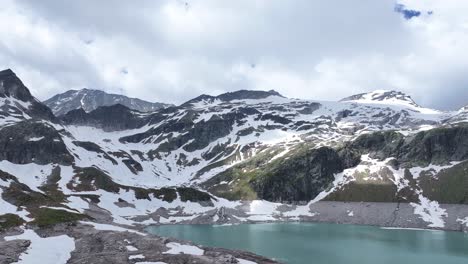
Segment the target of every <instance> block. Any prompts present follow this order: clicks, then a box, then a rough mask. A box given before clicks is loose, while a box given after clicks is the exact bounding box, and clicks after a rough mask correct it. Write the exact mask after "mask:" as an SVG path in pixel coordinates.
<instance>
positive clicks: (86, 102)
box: [44, 89, 170, 116]
mask: <svg viewBox="0 0 468 264" xmlns="http://www.w3.org/2000/svg"><path fill="white" fill-rule="evenodd" d="M44 103H45V104H46V105H47V106H48V107H50V108H51V109H52V111H53V112H54V114H56V115H57V116H60V115H65V114H66V113H68V112H69V111H72V110H76V109H84V110H85V111H86V112H91V111H93V110H96V109H98V108H99V107H101V106H111V105H115V104H121V105H124V106H126V107H128V108H130V109H133V110H136V111H140V112H152V111H156V110H158V109H161V108H165V107H169V106H170V105H169V104H164V103H151V102H148V101H144V100H141V99H137V98H129V97H126V96H123V95H118V94H108V93H106V92H104V91H101V90H92V89H82V90H79V91H76V90H69V91H67V92H65V93H62V94H57V95H55V96H53V97H52V98H50V99H48V100H46V101H44Z"/></svg>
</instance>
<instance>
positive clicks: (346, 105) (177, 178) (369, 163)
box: [0, 75, 468, 227]
mask: <svg viewBox="0 0 468 264" xmlns="http://www.w3.org/2000/svg"><path fill="white" fill-rule="evenodd" d="M0 77H1V75H0ZM0 81H1V78H0ZM2 87H3V86H2ZM88 96H91V95H89V94H88ZM5 98H6V97H5ZM67 98H69V97H67ZM76 98H83V97H76ZM84 98H87V97H84ZM18 100H19V99H18ZM80 100H81V99H80ZM80 100H78V101H80ZM89 100H90V102H94V99H93V98H90V99H89ZM65 101H66V100H65V99H63V100H62V101H61V100H55V103H54V107H55V108H56V111H65V110H63V108H61V107H62V104H64V105H67V103H66V102H65ZM60 102H62V103H60ZM0 103H1V105H0V109H1V108H2V107H5V106H6V105H11V102H3V101H2V102H0ZM15 105H16V104H15ZM19 105H20V106H21V104H19ZM92 106H97V105H96V104H94V105H92ZM75 108H76V107H74V108H73V109H75ZM21 109H27V105H26V106H22V108H21ZM88 110H89V112H85V111H80V110H76V111H72V112H70V113H69V114H67V115H64V116H62V117H61V120H58V121H54V120H49V119H46V118H43V119H37V118H36V119H33V118H32V117H31V115H23V116H22V118H16V117H15V118H14V119H13V118H12V116H13V115H10V114H8V112H5V114H4V115H5V118H9V120H10V121H9V123H8V126H5V127H3V128H0V146H3V149H2V151H0V152H1V153H0V160H1V162H0V191H2V192H3V194H2V197H4V201H3V202H5V203H8V204H11V207H6V206H5V207H2V208H4V211H0V215H2V214H6V213H9V214H11V213H13V214H16V215H17V216H18V217H20V218H21V219H22V220H23V221H32V220H31V219H32V218H34V217H36V215H37V214H39V213H40V212H41V210H43V208H42V207H40V206H46V207H47V208H49V209H50V208H52V210H54V209H53V208H55V209H56V208H63V209H61V210H71V211H73V212H76V213H79V214H87V213H89V214H91V213H90V212H92V215H93V217H95V216H96V215H102V214H106V213H107V214H110V218H111V219H112V221H114V222H116V223H120V224H126V225H132V224H136V223H140V224H151V223H170V222H173V221H175V222H180V221H189V220H190V221H192V220H194V219H196V218H197V217H200V219H202V218H203V217H205V216H206V214H210V215H211V216H212V217H213V219H212V220H213V221H215V222H216V221H221V222H222V221H226V219H227V218H229V216H227V215H226V214H225V213H224V212H225V210H226V208H228V209H235V208H243V207H242V206H243V202H241V201H238V199H248V200H255V199H267V200H270V201H273V202H278V201H290V202H291V201H292V202H307V201H308V200H313V201H317V200H320V199H325V198H328V199H331V198H330V197H332V198H333V199H335V200H345V201H346V200H348V199H350V198H349V197H356V195H355V193H354V192H356V190H355V188H357V187H356V186H355V184H362V183H366V182H368V181H375V182H376V184H375V185H372V186H389V188H390V189H385V192H386V193H389V195H387V196H385V197H383V198H382V201H397V200H398V199H400V198H401V197H403V196H404V197H406V198H405V199H407V200H406V201H407V202H412V203H414V205H415V212H419V213H421V214H423V213H424V212H426V211H425V209H427V210H430V212H434V213H435V214H437V215H438V216H439V217H442V216H440V215H441V211H440V210H437V208H436V207H437V205H436V204H435V203H434V202H436V201H432V200H430V199H435V198H433V197H437V194H432V195H429V194H426V192H427V191H426V190H423V189H424V188H426V187H427V186H429V185H430V184H437V183H434V182H433V181H431V180H430V179H431V177H438V176H437V175H439V173H442V171H444V170H447V169H452V168H455V167H456V166H461V165H458V164H463V163H460V162H463V161H464V160H465V159H468V147H465V145H464V144H465V141H464V138H465V137H464V135H465V132H466V129H465V128H464V127H462V126H460V125H458V124H460V121H461V120H463V117H461V116H460V113H461V112H442V111H437V110H432V109H427V108H424V107H421V106H419V105H417V104H416V103H415V102H414V101H413V100H411V98H410V97H408V96H406V95H404V94H402V93H400V92H393V91H390V92H383V91H376V92H374V93H370V94H361V95H356V96H352V97H349V98H346V99H344V100H342V101H339V102H330V101H312V100H301V99H290V98H286V97H284V96H282V95H280V94H278V93H277V92H275V91H266V92H263V91H245V90H241V91H238V92H233V93H227V94H222V95H218V96H207V95H203V96H200V97H197V98H195V99H193V100H190V101H188V102H186V103H184V104H182V105H181V106H174V107H168V108H164V109H160V110H158V111H154V112H151V113H142V112H138V111H134V110H131V109H129V108H127V107H124V106H122V105H114V106H107V107H98V108H97V109H95V110H92V109H88ZM455 117H456V118H457V119H456V122H455V121H454V120H455V119H454V118H455ZM465 120H466V119H465ZM455 124H457V125H455ZM433 128H439V130H431V129H433ZM444 129H447V130H444ZM427 131H436V132H434V133H432V132H431V133H429V132H427ZM437 133H439V134H437ZM452 139H453V140H452ZM454 140H455V141H456V143H457V144H458V145H457V144H454ZM9 142H15V144H14V145H13V146H12V144H10V143H9ZM426 145H427V146H428V147H427V148H420V147H424V146H426ZM433 163H434V164H433ZM434 166H439V167H434ZM444 166H446V167H444ZM447 166H448V167H447ZM407 169H408V170H410V172H414V173H413V174H412V176H411V177H410V176H404V175H406V174H405V173H406V172H405V170H407ZM457 169H459V168H457ZM31 172H33V175H34V177H31ZM363 172H365V173H367V174H368V175H367V176H366V175H364V174H363ZM421 172H426V173H428V172H431V173H432V174H431V175H432V176H430V177H429V176H427V177H429V178H427V179H426V176H424V175H423V176H420V175H419V174H420V173H421ZM418 173H419V174H418ZM423 174H424V173H423ZM363 175H364V176H363ZM402 175H403V176H402ZM295 177H300V178H299V179H297V180H296V178H295ZM441 177H442V176H441ZM421 179H425V180H426V181H422V180H421ZM440 179H443V178H440ZM420 180H421V182H419V181H420ZM414 181H415V182H414ZM382 183H383V185H382ZM21 184H25V186H27V188H26V187H25V186H24V185H21ZM345 186H346V188H344V187H345ZM361 186H362V185H359V188H372V186H371V187H369V186H366V187H361ZM359 188H358V189H359ZM272 190H274V192H275V193H277V194H281V195H275V194H273V195H272V193H271V192H272ZM359 190H361V189H359ZM402 190H405V191H407V192H408V193H405V195H403V194H402V193H400V191H402ZM427 190H430V189H427ZM207 191H208V192H211V194H210V193H207ZM57 192H58V193H60V194H61V195H60V196H57V195H56V194H57ZM360 193H373V192H360ZM376 193H380V192H379V191H378V192H376ZM20 194H21V195H26V194H27V197H29V196H31V197H32V198H31V199H38V198H37V197H43V196H44V195H45V196H46V197H49V198H50V199H51V200H47V201H46V202H44V203H42V204H41V205H39V207H38V205H37V204H36V203H33V204H26V205H25V204H23V203H19V202H18V199H16V198H15V197H18V195H20ZM213 194H215V195H216V196H223V197H225V198H229V199H231V201H228V200H226V199H224V198H220V197H215V196H213ZM334 195H335V196H334ZM36 196H37V197H36ZM342 197H345V198H342ZM360 197H364V198H363V199H364V200H365V199H376V197H377V196H372V197H369V196H360ZM49 198H48V199H49ZM378 198H379V199H380V196H379V197H378ZM394 198H395V200H394ZM41 199H42V198H41ZM26 200H28V201H29V200H30V199H29V198H28V199H26ZM441 201H442V199H441ZM256 205H259V206H257V207H256ZM278 207H279V205H278V204H271V203H269V202H262V201H260V202H256V203H251V204H250V209H249V211H246V212H245V214H244V215H237V216H236V217H233V218H231V220H232V219H237V220H236V221H247V220H252V221H254V220H274V219H278V218H287V219H289V218H297V217H298V216H300V215H301V213H304V214H309V213H310V212H308V211H307V210H306V209H304V210H303V209H301V208H297V210H296V211H292V212H289V213H279V212H278V211H277V210H276V208H278ZM41 208H42V209H41ZM161 208H163V209H161ZM259 208H261V209H259ZM262 208H263V209H262ZM265 208H266V209H265ZM291 208H292V207H291ZM291 208H290V209H291ZM431 208H432V209H431ZM434 208H435V209H434ZM1 210H3V209H1ZM5 210H6V211H5ZM15 210H17V211H16V212H15ZM239 210H240V209H239ZM96 211H99V213H96ZM263 211H265V212H266V213H260V212H263ZM104 212H105V213H104ZM210 219H211V218H210ZM431 219H433V218H431ZM107 221H108V219H107ZM437 221H438V220H437ZM431 223H432V222H431ZM432 224H433V226H434V227H440V225H441V222H440V221H438V222H436V223H435V224H434V223H432Z"/></svg>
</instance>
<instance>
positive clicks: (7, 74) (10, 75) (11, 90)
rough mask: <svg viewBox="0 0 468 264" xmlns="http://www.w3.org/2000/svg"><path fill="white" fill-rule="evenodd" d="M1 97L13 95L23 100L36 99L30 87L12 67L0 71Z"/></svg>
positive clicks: (12, 96)
mask: <svg viewBox="0 0 468 264" xmlns="http://www.w3.org/2000/svg"><path fill="white" fill-rule="evenodd" d="M0 97H11V98H15V99H18V100H21V101H23V102H28V101H32V100H33V99H34V97H33V96H32V95H31V93H30V92H29V90H28V88H26V87H25V86H24V84H23V82H22V81H21V80H20V79H19V78H18V76H16V74H15V73H14V72H13V71H12V70H11V69H6V70H3V71H0Z"/></svg>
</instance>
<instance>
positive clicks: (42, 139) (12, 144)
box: [0, 121, 74, 165]
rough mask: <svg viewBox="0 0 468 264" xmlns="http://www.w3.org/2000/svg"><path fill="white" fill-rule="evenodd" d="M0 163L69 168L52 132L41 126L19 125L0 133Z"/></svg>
mask: <svg viewBox="0 0 468 264" xmlns="http://www.w3.org/2000/svg"><path fill="white" fill-rule="evenodd" d="M0 149H2V151H0V160H8V161H10V162H12V163H17V164H26V163H32V162H34V163H37V164H48V163H58V164H63V165H70V164H71V163H72V162H73V160H74V158H73V156H72V155H71V154H70V153H69V152H68V150H67V148H66V146H65V144H64V142H63V141H62V138H61V137H60V134H59V133H58V131H57V130H55V128H53V127H52V126H50V125H47V124H45V123H42V122H34V121H23V122H20V123H16V124H14V125H11V126H7V127H3V128H2V129H0Z"/></svg>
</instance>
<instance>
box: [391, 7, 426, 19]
mask: <svg viewBox="0 0 468 264" xmlns="http://www.w3.org/2000/svg"><path fill="white" fill-rule="evenodd" d="M394 10H395V12H397V13H400V14H402V15H403V17H404V18H405V19H407V20H409V19H411V18H413V17H418V16H420V15H421V11H418V10H411V9H407V8H406V7H405V5H402V4H396V5H395V9H394Z"/></svg>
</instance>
